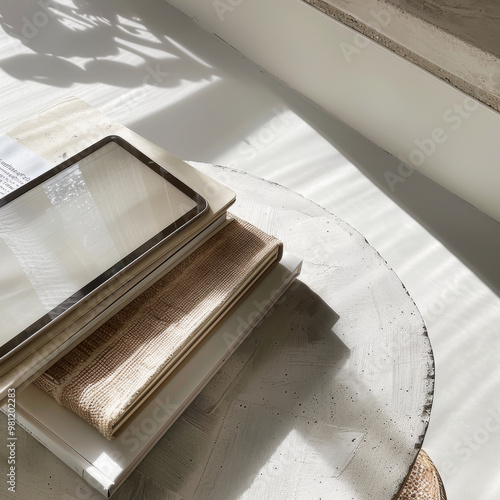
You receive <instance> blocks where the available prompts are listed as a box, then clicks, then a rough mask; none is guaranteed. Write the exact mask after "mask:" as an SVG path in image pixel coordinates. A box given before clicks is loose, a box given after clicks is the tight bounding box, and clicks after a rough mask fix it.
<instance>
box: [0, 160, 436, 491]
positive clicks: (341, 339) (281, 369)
mask: <svg viewBox="0 0 500 500" xmlns="http://www.w3.org/2000/svg"><path fill="white" fill-rule="evenodd" d="M195 165H196V166H197V167H198V168H200V169H201V170H203V171H204V172H205V173H207V174H209V175H211V176H212V177H214V178H216V179H217V180H219V181H221V182H223V183H224V184H226V185H228V186H230V187H231V188H232V189H234V190H235V191H236V193H237V202H236V204H235V205H234V206H233V207H231V210H230V211H231V213H233V214H235V215H237V216H239V217H241V218H244V219H246V220H248V221H249V222H251V223H253V224H254V225H256V226H258V227H260V228H261V229H263V230H264V231H266V232H268V233H271V234H273V235H275V236H276V237H278V238H279V239H281V240H282V241H283V243H284V247H285V249H286V250H287V251H289V252H291V253H294V254H296V255H298V256H300V257H302V258H303V261H304V262H303V268H302V273H301V275H300V276H299V279H298V280H297V282H296V283H295V284H294V285H293V286H292V288H291V289H290V290H288V292H287V293H286V294H285V296H284V297H283V298H282V299H281V300H280V301H279V303H278V305H277V306H275V308H274V309H273V310H272V311H271V313H270V314H269V315H268V316H267V317H266V318H265V319H264V320H263V322H262V323H261V324H260V325H259V327H257V328H256V329H255V330H254V331H253V332H252V333H251V334H250V336H249V337H248V338H247V339H246V340H245V341H244V342H243V344H242V345H241V346H240V347H239V349H238V350H237V351H236V352H235V353H234V354H233V356H231V357H230V359H229V360H228V361H227V362H226V363H225V365H224V366H223V367H222V369H221V370H220V371H219V372H218V373H217V374H216V375H215V377H214V378H213V379H212V380H211V381H210V382H209V383H208V385H207V386H206V387H205V389H204V390H203V391H202V392H201V394H200V395H199V396H198V397H197V398H196V399H195V400H194V401H193V402H192V404H191V405H190V406H189V407H188V409H187V410H186V411H185V412H184V413H183V414H182V415H181V417H180V418H179V419H178V420H177V421H176V422H175V424H174V425H173V426H172V427H171V428H170V429H169V430H168V432H167V433H166V434H165V435H164V436H163V438H162V439H161V440H160V441H159V442H158V443H157V445H156V446H155V447H154V448H153V449H152V450H151V451H150V453H149V454H148V455H147V456H146V457H145V458H144V460H143V461H142V462H141V463H140V464H139V466H138V467H137V469H136V470H135V471H134V472H133V473H132V474H131V476H130V477H129V478H128V479H127V480H126V482H125V483H124V484H123V485H122V486H121V487H120V488H119V489H118V491H117V492H116V494H115V495H114V497H113V498H115V499H116V500H122V499H127V500H129V499H130V498H137V499H139V498H140V499H144V500H148V499H162V500H167V499H193V498H195V499H209V498H210V499H212V498H213V499H217V500H222V499H239V498H242V499H243V498H245V499H257V498H258V499H272V500H277V499H287V500H290V499H300V500H302V499H320V498H321V499H335V500H351V499H355V500H358V499H359V500H361V499H363V500H364V499H374V500H389V499H392V498H394V497H395V496H396V495H397V493H398V491H399V489H400V488H401V485H402V483H403V481H404V479H405V477H406V476H407V474H408V472H409V470H410V468H411V466H412V464H413V462H414V460H415V458H416V456H417V454H418V451H419V449H420V447H421V445H422V441H423V438H424V435H425V432H426V429H427V425H428V421H429V415H430V408H431V404H432V395H433V387H434V363H433V356H432V350H431V346H430V343H429V339H428V337H427V334H426V329H425V325H424V323H423V320H422V317H421V315H420V313H419V312H418V310H417V308H416V306H415V304H414V302H413V300H412V299H411V297H410V296H409V294H408V292H407V291H406V289H405V287H404V286H403V284H402V283H401V281H400V280H399V278H398V277H397V276H396V274H395V273H394V272H393V271H392V270H391V269H390V268H389V267H388V265H387V264H386V262H385V261H384V260H383V259H382V257H381V256H380V255H379V254H378V253H377V252H376V251H375V250H374V249H373V248H372V247H371V246H370V245H369V244H368V242H367V241H366V240H365V239H364V238H363V236H361V235H360V234H359V233H358V232H356V231H355V230H354V229H353V228H352V227H350V226H349V225H347V224H346V223H345V222H343V221H342V220H340V219H339V218H337V217H335V216H334V215H332V214H330V213H328V212H327V211H325V210H324V209H323V208H321V207H319V206H317V205H315V204H314V203H312V202H311V201H309V200H307V199H305V198H303V197H302V196H300V195H298V194H296V193H293V192H291V191H289V190H287V189H285V188H283V187H280V186H278V185H275V184H272V183H269V182H267V181H264V180H262V179H259V178H256V177H253V176H251V175H248V174H245V173H242V172H238V171H234V170H230V169H226V168H221V167H216V166H211V165H206V164H198V163H196V164H195ZM304 175H308V174H307V173H306V172H305V173H304ZM2 418H3V416H2ZM18 439H19V441H18V450H19V451H18V455H19V456H20V457H25V458H24V459H23V460H21V461H20V462H19V464H18V467H19V471H18V493H16V498H18V499H28V498H29V499H31V498H41V499H45V498H47V499H52V498H54V499H55V498H65V499H66V500H69V499H75V498H76V499H83V498H85V499H89V498H92V499H94V498H95V499H99V498H102V497H100V496H99V494H97V493H95V492H93V490H91V488H90V487H87V486H86V485H85V484H84V482H83V480H81V479H80V478H79V477H78V476H77V475H76V473H74V472H72V471H71V470H69V469H68V468H67V467H66V466H65V465H64V464H63V463H62V462H60V461H59V460H58V459H57V458H55V457H54V456H53V455H51V454H50V453H49V452H47V451H46V450H45V449H44V448H43V447H42V446H41V445H39V443H37V442H36V441H35V440H34V439H33V438H32V437H31V436H29V435H27V434H26V433H25V432H23V431H22V430H21V429H19V433H18Z"/></svg>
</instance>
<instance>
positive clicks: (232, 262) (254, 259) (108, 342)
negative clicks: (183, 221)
mask: <svg viewBox="0 0 500 500" xmlns="http://www.w3.org/2000/svg"><path fill="white" fill-rule="evenodd" d="M281 252H282V244H281V242H280V241H278V240H277V239H275V238H273V237H272V236H269V235H267V234H265V233H264V232H262V231H260V230H259V229H257V228H255V227H253V226H252V225H250V224H249V223H247V222H244V221H241V220H239V219H233V220H232V221H231V222H230V223H229V224H228V225H227V226H225V227H224V228H223V229H221V230H220V231H219V232H218V233H216V234H215V235H214V236H212V237H211V238H210V239H209V240H208V241H207V242H206V243H204V244H203V245H202V246H201V247H199V248H198V249H197V250H195V251H194V252H193V253H192V254H191V255H189V256H188V257H187V258H186V259H185V260H183V261H182V262H181V263H180V264H179V265H177V266H176V267H175V268H174V269H172V270H171V271H170V272H169V273H167V274H166V275H165V276H164V277H163V278H161V279H160V280H159V281H158V282H157V283H155V285H153V286H152V287H151V288H149V289H147V290H146V291H145V292H143V293H142V294H141V295H140V296H139V297H137V298H136V299H135V300H134V301H132V302H131V303H130V304H129V305H127V306H126V307H125V308H124V309H122V310H121V311H120V312H119V313H118V314H116V315H115V316H113V317H112V318H111V319H110V320H109V321H108V322H106V323H105V324H104V325H102V326H101V327H100V328H99V329H98V330H96V331H95V332H94V333H93V334H92V335H90V336H89V337H87V338H86V339H85V340H84V341H83V342H81V343H80V344H79V345H78V346H76V347H75V348H74V349H73V350H72V351H70V352H69V353H68V354H66V355H65V356H64V357H63V358H61V359H60V360H59V361H58V362H57V363H56V364H55V365H53V366H52V367H51V368H49V369H48V370H47V371H46V372H45V373H43V374H42V375H41V376H40V377H39V378H38V379H36V380H35V384H36V385H37V386H38V387H40V388H41V389H43V390H45V391H46V392H48V393H49V394H50V395H52V396H53V397H54V398H55V399H56V401H58V402H59V403H60V404H62V405H64V406H66V407H67V408H69V409H70V410H72V411H73V412H75V413H76V414H77V415H79V416H80V417H81V418H83V419H84V420H86V421H87V422H88V423H90V424H91V425H93V426H94V427H96V428H97V429H98V430H99V432H101V434H103V435H104V436H105V437H107V438H108V439H112V438H113V437H114V434H115V432H116V431H117V429H118V428H119V427H120V424H121V422H122V421H124V420H126V419H127V418H128V416H129V415H130V414H131V413H133V412H134V411H136V410H137V409H138V408H139V407H140V404H141V401H144V400H146V399H147V397H148V395H150V394H152V392H153V391H154V390H155V389H157V388H158V386H159V385H160V384H161V383H162V382H163V381H164V380H165V379H166V378H167V377H168V375H169V374H171V373H172V372H173V370H175V368H176V367H177V366H179V364H180V363H181V362H182V360H183V359H185V358H186V356H188V355H189V353H190V352H191V351H192V350H193V349H195V348H196V345H197V344H199V343H200V342H201V341H202V340H203V338H204V337H205V336H206V335H207V334H208V333H209V332H210V331H211V330H212V329H213V328H214V326H215V325H216V324H217V323H218V322H219V321H220V320H221V319H222V318H223V317H224V316H225V315H226V314H227V313H228V312H229V311H230V310H231V309H232V308H233V307H234V306H235V305H236V304H237V303H238V302H239V301H240V300H241V299H242V298H243V296H244V295H245V293H246V292H248V290H249V289H250V288H251V286H252V285H253V284H254V283H255V282H256V281H258V279H259V278H260V277H261V276H262V275H263V274H265V272H266V270H268V269H270V268H271V267H272V265H273V264H274V263H276V262H277V261H278V260H279V258H280V257H281Z"/></svg>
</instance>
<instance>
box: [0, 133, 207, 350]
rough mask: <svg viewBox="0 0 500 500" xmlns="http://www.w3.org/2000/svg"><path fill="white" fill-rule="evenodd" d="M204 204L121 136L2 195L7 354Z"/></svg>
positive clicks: (1, 305) (2, 310)
mask: <svg viewBox="0 0 500 500" xmlns="http://www.w3.org/2000/svg"><path fill="white" fill-rule="evenodd" d="M206 209H207V203H206V201H205V199H204V198H203V197H202V196H201V195H200V194H198V193H196V192H194V191H193V190H192V189H191V188H189V187H188V186H187V185H185V184H184V183H183V182H181V181H180V180H179V179H177V178H176V177H174V176H173V175H171V174H170V173H169V172H168V171H167V170H165V169H164V168H163V167H161V166H160V165H158V164H157V163H156V162H154V161H152V160H151V159H150V158H148V157H147V156H146V155H144V154H143V153H141V152H140V151H138V150H137V149H136V148H134V147H133V146H132V145H131V144H129V143H128V142H126V141H125V140H123V139H122V138H120V137H116V136H111V137H107V138H105V139H103V140H101V141H99V142H97V143H96V144H94V145H93V146H91V147H89V148H87V149H85V150H84V151H82V152H81V153H79V154H77V155H76V156H74V157H72V158H70V159H68V160H66V161H64V162H63V163H61V164H60V165H58V166H56V167H54V168H52V169H50V170H48V171H47V172H45V173H44V174H43V175H41V176H40V177H38V178H36V179H34V180H32V181H30V182H28V183H27V184H25V185H24V186H22V187H21V188H19V189H17V190H15V191H13V192H12V193H9V194H8V195H7V196H5V197H4V198H2V199H0V359H1V358H5V357H7V356H8V355H9V354H11V353H12V352H14V351H15V350H16V349H17V348H18V347H19V346H21V345H22V344H24V343H26V342H27V341H29V340H30V339H31V338H33V337H34V336H36V335H37V333H39V332H40V331H42V329H43V330H44V329H45V328H46V327H47V325H49V323H51V322H52V321H54V320H55V319H56V318H58V317H60V316H61V315H63V314H64V313H65V312H67V311H68V310H69V309H71V308H72V307H74V306H75V305H76V304H78V303H79V302H81V301H82V300H84V299H85V297H87V296H88V295H89V294H90V293H92V292H93V291H95V290H96V289H97V288H98V287H100V286H101V285H102V284H104V283H105V282H107V281H109V280H110V279H113V278H115V277H117V276H118V274H119V273H120V272H121V271H122V270H124V269H125V268H126V267H127V266H129V265H130V264H132V263H133V262H136V261H138V259H140V258H141V257H143V256H144V255H146V254H147V253H148V252H149V251H151V250H152V249H153V248H154V247H156V246H157V245H160V244H163V243H164V242H166V241H167V240H168V238H169V237H170V236H171V235H172V234H174V233H176V232H177V231H179V230H181V229H182V228H183V227H185V226H186V225H187V224H189V223H191V222H192V221H194V220H195V219H196V218H197V217H199V216H200V215H201V214H202V213H203V212H204V211H205V210H206Z"/></svg>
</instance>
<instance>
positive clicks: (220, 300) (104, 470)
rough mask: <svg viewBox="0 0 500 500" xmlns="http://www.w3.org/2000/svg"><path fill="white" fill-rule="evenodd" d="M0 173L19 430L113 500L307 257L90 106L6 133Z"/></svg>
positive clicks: (3, 370) (4, 339)
mask: <svg viewBox="0 0 500 500" xmlns="http://www.w3.org/2000/svg"><path fill="white" fill-rule="evenodd" d="M41 130H43V131H44V133H41V132H40V131H41ZM61 160H62V161H61ZM54 164H56V166H55V167H54V166H53V165H54ZM0 165H1V167H0V183H1V182H2V175H4V177H5V179H8V178H10V179H11V181H9V182H4V183H3V185H2V191H1V192H2V194H3V198H2V199H1V200H0V262H1V264H0V280H1V288H0V290H1V291H0V323H1V328H0V344H1V345H0V397H1V398H2V399H3V398H5V396H6V395H7V393H8V391H9V389H12V388H17V390H18V393H17V420H18V422H19V424H20V425H22V426H23V427H24V428H25V429H26V430H28V432H30V433H31V434H32V435H33V436H34V437H35V438H36V439H38V440H39V441H40V442H42V444H44V445H45V446H46V447H47V448H48V449H50V450H51V451H52V452H54V453H55V454H56V455H57V456H58V457H60V458H61V459H62V460H63V461H65V462H66V463H67V464H68V465H69V466H71V467H72V468H73V469H74V470H76V471H77V472H78V473H79V474H80V475H82V477H83V478H84V479H86V480H87V481H88V482H89V483H90V484H91V485H92V486H94V487H95V488H96V489H97V490H98V491H100V492H101V493H102V494H103V495H105V496H110V495H111V494H112V493H113V492H114V491H115V490H116V488H117V487H118V486H119V485H120V484H121V482H122V481H123V480H124V479H125V478H126V477H127V475H128V474H129V473H130V472H131V471H132V470H133V468H134V467H135V466H136V465H137V463H138V462H139V461H140V459H141V458H142V457H143V456H144V455H145V454H146V453H147V451H148V450H149V449H150V448H151V447H152V446H153V445H154V443H155V442H156V441H157V440H158V439H159V438H160V437H161V436H162V435H163V434H164V433H165V431H166V430H167V429H168V427H169V426H170V425H171V424H172V423H173V421H174V420H175V419H176V418H177V417H178V416H179V414H180V413H181V412H182V411H183V410H184V409H185V408H186V406H187V405H188V404H189V403H190V402H191V401H192V399H193V398H194V397H195V396H196V395H197V394H198V393H199V392H200V391H201V389H202V388H203V387H204V385H205V384H206V383H207V382H208V380H210V378H211V376H212V375H213V374H214V373H215V372H216V371H217V370H218V368H219V367H220V366H221V364H222V363H223V362H224V361H225V359H227V357H228V356H229V355H230V354H231V353H232V352H233V351H234V350H235V349H236V348H237V347H238V345H239V344H240V343H241V342H242V341H243V339H244V338H245V337H246V336H247V335H248V333H249V332H250V331H251V330H252V329H253V327H254V326H255V325H256V324H257V323H258V322H259V321H260V320H261V319H262V318H263V317H264V316H265V315H266V314H267V312H268V311H269V310H270V308H271V307H272V306H273V305H274V304H275V302H276V301H277V300H278V298H279V297H280V296H281V295H282V293H283V292H284V291H285V290H286V289H287V287H288V286H289V285H290V284H291V283H292V281H293V280H294V278H295V277H296V276H297V275H298V273H299V272H300V260H299V259H297V258H296V257H294V256H292V255H290V254H287V253H286V252H285V253H284V252H283V245H282V243H281V242H280V241H278V240H277V239H276V238H274V237H272V236H270V235H268V234H265V233H264V232H262V231H261V230H259V229H257V228H256V227H254V226H252V225H251V224H249V223H248V222H246V221H244V220H241V219H239V218H237V217H234V216H232V215H230V214H229V213H228V212H227V209H228V208H229V207H230V205H231V204H232V203H233V202H234V201H235V194H234V193H233V192H232V191H231V190H230V189H228V188H227V187H225V186H223V185H221V184H220V183H218V182H217V181H215V180H214V179H210V178H208V177H207V176H205V175H204V174H202V173H201V172H199V171H198V170H196V169H195V168H194V167H192V166H190V165H188V164H186V163H184V162H182V161H181V160H179V159H177V158H175V157H173V156H172V155H170V154H168V153H166V152H165V151H164V150H162V149H161V148H159V147H157V146H155V145H153V144H151V143H149V142H148V141H146V140H145V139H143V138H141V137H139V136H137V135H136V134H134V133H133V132H131V131H130V130H128V129H126V128H125V127H122V126H120V125H117V124H114V123H113V122H111V121H110V120H109V119H107V118H106V117H105V116H103V115H102V114H100V113H99V112H97V111H96V110H94V109H92V108H91V107H90V106H88V105H86V104H85V103H83V102H82V101H79V100H76V99H72V100H69V101H66V102H64V103H62V104H60V105H58V106H56V107H54V108H51V109H50V110H48V111H46V112H44V113H42V114H41V115H39V116H38V117H36V118H34V119H33V120H30V121H29V122H27V123H25V124H23V125H21V126H20V127H18V128H17V129H15V130H14V131H12V132H10V133H9V134H8V135H6V136H3V137H2V138H0ZM9 175H11V176H13V177H9ZM138 435H140V436H141V439H138V438H137V436H138Z"/></svg>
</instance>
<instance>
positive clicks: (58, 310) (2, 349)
mask: <svg viewBox="0 0 500 500" xmlns="http://www.w3.org/2000/svg"><path fill="white" fill-rule="evenodd" d="M110 142H114V143H116V144H117V145H118V146H120V147H122V148H123V149H124V150H126V151H127V152H128V153H130V154H132V155H133V156H134V157H135V158H137V159H138V160H139V161H141V163H143V164H144V165H145V166H147V167H148V168H150V169H151V170H153V171H154V172H155V173H157V174H158V175H160V176H161V177H162V178H163V179H165V180H166V181H167V182H169V183H170V184H172V185H173V186H174V187H176V188H177V189H178V190H179V191H181V192H182V193H184V194H185V195H186V196H188V197H189V198H190V199H191V200H193V201H194V202H195V203H196V205H195V207H194V208H192V209H191V210H189V211H188V212H187V213H186V214H184V215H183V216H181V217H180V218H178V219H177V220H175V221H174V222H172V223H171V224H169V225H168V226H167V227H165V228H164V229H163V230H162V231H160V232H159V233H157V234H155V235H154V236H152V237H151V238H150V239H148V240H147V241H146V242H144V243H143V244H142V245H140V246H139V247H138V248H136V249H135V250H133V251H132V252H130V253H129V254H128V255H126V256H125V257H124V258H123V259H121V260H120V261H118V262H116V263H115V264H114V265H113V266H111V267H110V268H108V269H106V270H105V271H104V272H103V273H101V274H100V275H99V276H97V277H96V278H94V279H93V280H91V281H90V282H89V283H87V284H86V285H85V286H83V287H82V288H81V289H80V290H78V291H76V292H75V293H74V294H72V295H71V296H70V297H68V298H67V299H66V300H64V301H63V302H61V303H60V304H59V305H58V306H56V307H55V308H53V309H52V310H50V311H49V312H47V313H46V314H45V315H43V316H42V317H40V318H39V319H38V320H37V321H35V322H34V323H32V324H31V325H29V326H28V327H27V328H25V329H24V330H22V331H21V332H19V333H18V334H17V335H15V336H14V337H13V338H12V339H10V340H8V341H7V342H6V343H5V344H3V345H0V362H1V361H3V360H4V359H6V358H7V357H8V356H10V355H11V354H13V353H14V352H15V351H17V350H18V349H19V348H20V347H21V346H22V345H25V344H26V343H27V342H29V340H32V339H33V338H35V337H36V336H37V335H38V334H40V333H41V332H43V331H46V327H47V326H48V325H49V324H50V323H51V322H53V321H54V320H55V319H60V318H61V317H62V316H63V315H65V314H66V313H67V312H68V311H70V310H72V309H73V308H74V307H75V306H76V305H77V304H78V303H80V302H81V301H82V299H84V298H86V297H88V296H89V295H90V294H92V293H93V292H95V291H96V290H97V289H99V287H101V286H102V285H104V284H105V283H107V282H108V281H109V280H110V279H112V278H116V277H118V276H119V275H120V273H121V272H122V271H123V270H124V269H126V268H127V267H129V266H130V265H131V264H132V263H133V262H136V261H138V260H139V259H140V258H141V257H144V256H146V255H147V254H148V253H149V252H151V251H152V250H153V249H154V248H155V247H157V246H158V245H160V244H163V243H165V242H166V241H167V240H168V239H169V238H170V237H171V236H172V235H174V234H176V233H177V232H179V231H180V230H181V229H183V228H185V227H186V226H187V225H189V224H190V223H192V222H193V221H194V220H196V219H197V218H198V217H199V216H200V215H201V214H203V213H204V212H205V211H206V210H207V209H208V203H207V201H206V200H205V199H204V198H203V197H202V196H201V195H200V194H199V193H197V192H195V191H194V190H193V189H191V188H190V187H189V186H187V185H186V184H185V183H184V182H182V181H181V180H179V179H178V178H177V177H175V176H174V175H172V174H171V173H170V172H168V171H167V170H166V169H165V168H164V167H162V166H161V165H159V164H158V163H157V162H155V161H153V160H152V159H151V158H149V157H148V156H146V155H145V154H144V153H142V152H141V151H139V150H138V149H137V148H136V147H134V146H133V145H132V144H130V143H129V142H128V141H126V140H125V139H123V138H122V137H120V136H117V135H110V136H107V137H105V138H103V139H101V140H99V141H97V142H96V143H94V144H92V145H91V146H89V147H87V148H85V149H84V150H82V151H80V152H79V153H77V154H76V155H74V156H72V157H71V158H68V159H67V160H64V161H63V162H61V163H60V164H58V165H56V166H55V167H53V168H51V169H49V170H47V171H46V172H44V173H43V174H41V175H40V176H38V177H36V178H35V179H33V180H31V181H29V182H27V183H26V184H24V185H23V186H21V187H19V188H18V189H16V190H14V191H12V192H11V193H8V194H7V195H6V196H4V197H3V198H1V199H0V210H1V209H2V207H4V206H6V205H7V204H8V203H10V202H12V201H13V200H16V199H18V198H19V197H21V196H23V195H24V194H26V193H28V192H29V191H30V190H32V189H33V188H35V187H37V186H39V185H40V184H42V183H43V182H45V181H47V180H48V179H50V178H52V177H54V176H56V175H57V174H59V173H60V172H63V171H64V170H66V169H67V168H69V167H71V166H73V165H75V164H76V163H78V162H79V161H81V160H82V159H83V158H85V157H87V156H89V155H90V154H92V153H94V152H96V151H98V150H99V149H100V148H102V147H103V146H105V145H107V144H109V143H110Z"/></svg>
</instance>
